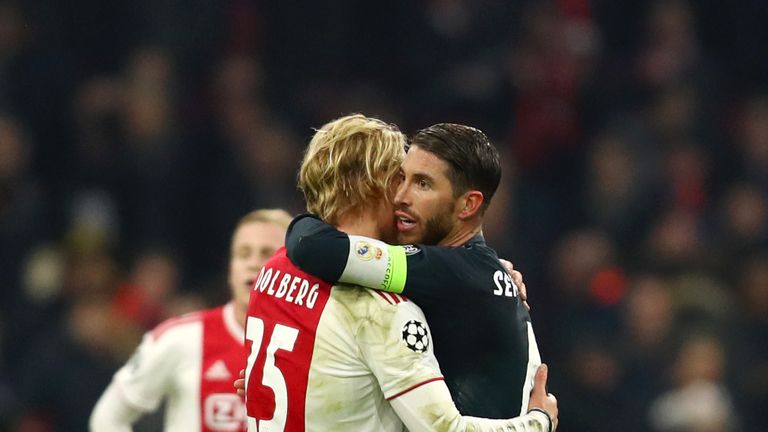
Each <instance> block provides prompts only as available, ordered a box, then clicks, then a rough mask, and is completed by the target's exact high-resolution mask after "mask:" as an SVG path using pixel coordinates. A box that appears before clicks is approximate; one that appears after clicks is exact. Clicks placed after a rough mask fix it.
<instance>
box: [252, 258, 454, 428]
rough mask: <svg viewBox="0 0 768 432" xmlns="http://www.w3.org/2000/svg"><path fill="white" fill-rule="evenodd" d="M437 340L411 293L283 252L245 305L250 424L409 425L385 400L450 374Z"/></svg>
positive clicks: (315, 425)
mask: <svg viewBox="0 0 768 432" xmlns="http://www.w3.org/2000/svg"><path fill="white" fill-rule="evenodd" d="M431 341H432V338H431V333H430V330H429V327H428V326H427V323H426V319H425V318H424V314H423V313H422V312H421V309H420V308H419V307H418V306H416V305H415V304H414V303H412V302H410V301H408V300H407V299H406V298H405V297H402V296H400V295H398V294H391V293H384V292H380V291H375V290H369V289H363V288H359V287H349V286H333V287H331V286H330V285H329V284H328V283H326V282H324V281H322V280H319V279H317V278H314V277H313V276H311V275H308V274H306V273H303V272H301V271H300V270H299V269H297V268H296V267H294V266H293V265H292V264H291V263H290V261H288V259H287V258H286V257H285V255H284V250H281V251H278V253H277V254H276V256H275V257H273V259H272V260H270V262H268V263H267V265H266V266H265V267H264V269H263V270H262V273H261V274H260V276H259V279H258V281H257V283H256V285H255V288H254V290H253V292H252V293H251V302H250V305H249V308H248V318H247V324H246V349H247V350H248V351H249V358H248V365H247V370H246V377H247V380H246V406H247V411H248V426H249V429H248V430H249V431H257V430H258V431H273V430H277V431H283V430H284V431H330V430H333V431H355V432H358V431H385V432H387V431H402V430H404V426H403V424H402V422H401V421H400V419H399V418H398V416H397V415H396V413H395V411H394V410H393V409H392V407H391V406H390V404H389V403H388V402H387V400H388V399H392V398H395V397H397V396H400V395H402V394H404V393H407V392H408V391H410V390H412V389H415V388H418V387H419V386H421V385H424V384H427V383H430V382H433V381H436V380H442V379H443V378H442V374H441V373H440V369H439V366H438V364H437V360H436V359H435V357H434V354H433V349H432V342H431Z"/></svg>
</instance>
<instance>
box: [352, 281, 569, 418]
mask: <svg viewBox="0 0 768 432" xmlns="http://www.w3.org/2000/svg"><path fill="white" fill-rule="evenodd" d="M387 298H391V299H392V300H393V301H395V308H396V311H395V312H394V313H393V312H392V308H391V307H390V308H387V307H384V308H381V309H380V310H379V311H378V312H377V313H375V314H374V315H372V316H371V317H370V319H359V320H357V321H358V322H359V323H360V325H359V327H358V328H357V330H356V331H355V337H356V338H357V345H358V346H359V348H360V352H361V354H362V356H363V361H364V362H365V364H366V365H367V366H368V368H369V369H370V370H371V372H372V373H373V374H374V376H375V377H376V379H377V381H378V383H379V386H380V387H381V389H382V392H383V393H384V396H385V397H386V399H387V400H388V401H390V403H391V404H392V407H393V409H395V411H396V412H397V414H398V416H399V417H400V419H401V420H402V421H403V423H404V424H405V425H406V427H407V428H408V430H409V431H411V432H420V431H424V432H431V431H517V432H549V431H551V430H553V429H554V428H552V423H553V422H554V423H556V420H554V419H556V418H557V402H556V400H555V399H554V396H551V395H546V390H544V388H545V386H546V378H547V377H546V370H544V369H543V370H542V371H541V373H539V374H537V376H536V383H535V393H534V394H532V396H531V403H529V405H528V407H529V410H530V409H534V408H535V409H542V410H543V412H542V411H537V410H533V411H529V412H528V413H527V414H525V415H523V416H520V417H516V418H513V419H502V420H496V419H484V418H476V417H468V416H462V415H461V413H459V411H458V409H457V408H456V405H455V404H454V402H453V400H452V398H451V394H450V392H449V390H448V387H447V385H446V384H445V382H444V381H443V379H442V375H441V372H440V366H439V365H438V362H437V359H436V358H435V356H434V350H433V346H432V339H431V332H430V330H429V326H428V324H427V323H426V319H425V317H424V314H423V313H422V312H421V310H420V309H419V308H418V307H417V306H415V305H414V304H413V303H412V302H409V301H407V300H403V299H400V298H397V296H394V295H393V296H391V297H387ZM512 391H516V390H515V389H510V392H512ZM542 394H543V395H544V396H541V395H542ZM550 415H551V418H552V419H553V421H550V420H549V418H550V417H549V416H550Z"/></svg>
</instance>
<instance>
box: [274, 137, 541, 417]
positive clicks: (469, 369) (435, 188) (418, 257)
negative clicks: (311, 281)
mask: <svg viewBox="0 0 768 432" xmlns="http://www.w3.org/2000/svg"><path fill="white" fill-rule="evenodd" d="M500 178H501V166H500V156H499V153H498V151H497V150H496V148H495V147H494V146H493V145H492V144H491V143H490V141H489V140H488V138H487V137H486V136H485V134H484V133H482V132H481V131H480V130H478V129H475V128H472V127H469V126H464V125H457V124H448V123H441V124H436V125H433V126H431V127H428V128H426V129H422V130H420V131H419V132H418V133H417V134H416V135H415V136H414V137H413V139H412V140H411V145H410V148H409V150H408V153H407V155H406V156H405V160H404V161H403V164H402V168H401V169H400V172H399V180H400V182H399V186H398V189H397V193H396V195H395V197H394V205H395V209H396V212H394V214H395V216H396V220H397V229H398V240H399V241H398V242H399V243H400V244H408V245H407V246H391V245H388V244H386V243H384V242H382V241H379V240H376V239H372V238H361V237H359V236H354V235H349V236H348V235H347V234H345V233H343V232H340V231H338V230H336V229H334V228H333V227H332V226H331V225H328V224H325V223H323V222H322V221H321V220H319V219H317V218H316V217H312V216H299V217H298V218H297V219H296V220H294V222H293V223H292V224H291V227H290V228H289V230H288V235H287V237H286V248H287V251H288V257H289V258H290V259H291V261H292V262H294V263H295V264H296V265H297V266H298V267H299V268H301V269H303V270H305V271H307V272H308V273H310V274H313V275H315V276H318V277H320V278H321V279H323V280H326V281H329V282H336V281H340V282H342V283H350V284H358V285H362V286H367V287H371V288H376V289H382V290H385V291H390V292H392V293H396V294H404V295H406V296H407V297H408V299H410V300H412V301H414V302H415V303H416V304H418V305H419V306H420V307H421V308H422V309H423V310H424V313H425V314H426V316H427V317H428V318H429V322H430V324H431V326H432V328H433V329H434V334H433V336H434V339H435V354H436V356H437V358H438V360H440V367H441V369H442V371H443V373H444V374H445V380H446V383H447V384H448V388H449V389H450V391H451V394H452V395H453V398H454V401H455V402H456V406H457V407H458V408H459V410H460V411H461V412H462V413H465V414H470V415H474V416H480V417H490V418H507V417H513V416H516V415H519V414H524V413H526V412H527V410H528V396H529V394H530V391H531V386H532V385H533V377H534V374H535V373H536V369H537V368H538V366H539V364H540V363H541V358H540V356H539V350H538V346H537V344H536V338H535V336H534V333H533V328H532V326H531V318H530V315H529V314H528V310H527V308H526V305H525V303H524V302H523V299H521V297H520V294H519V291H518V287H517V286H516V284H514V283H513V281H512V279H511V278H510V276H509V275H508V274H507V272H506V271H505V269H504V268H503V267H502V265H501V263H500V262H499V258H498V256H497V254H496V252H495V251H494V250H493V249H491V248H490V247H488V246H487V245H486V243H485V240H484V238H483V235H482V227H483V215H484V213H485V210H486V209H487V208H488V206H489V204H490V201H491V198H492V197H493V195H494V193H495V191H496V188H497V187H498V184H499V181H500ZM413 243H423V244H419V245H417V246H414V245H412V244H413ZM435 244H437V245H440V246H425V245H435ZM445 246H448V247H445ZM372 258H373V259H372Z"/></svg>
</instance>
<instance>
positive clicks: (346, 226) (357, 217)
mask: <svg viewBox="0 0 768 432" xmlns="http://www.w3.org/2000/svg"><path fill="white" fill-rule="evenodd" d="M377 220H378V219H377V217H376V214H375V212H374V211H373V210H368V209H363V210H360V211H357V212H347V213H345V214H343V215H341V216H339V219H338V222H337V225H336V227H337V228H338V229H339V231H343V232H345V233H347V234H351V235H359V236H365V237H372V238H379V237H380V236H381V233H380V230H379V225H378V222H377Z"/></svg>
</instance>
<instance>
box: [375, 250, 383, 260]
mask: <svg viewBox="0 0 768 432" xmlns="http://www.w3.org/2000/svg"><path fill="white" fill-rule="evenodd" d="M383 256H384V251H383V250H381V248H378V247H377V248H373V257H374V258H376V260H377V261H378V260H380V259H381V257H383Z"/></svg>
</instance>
